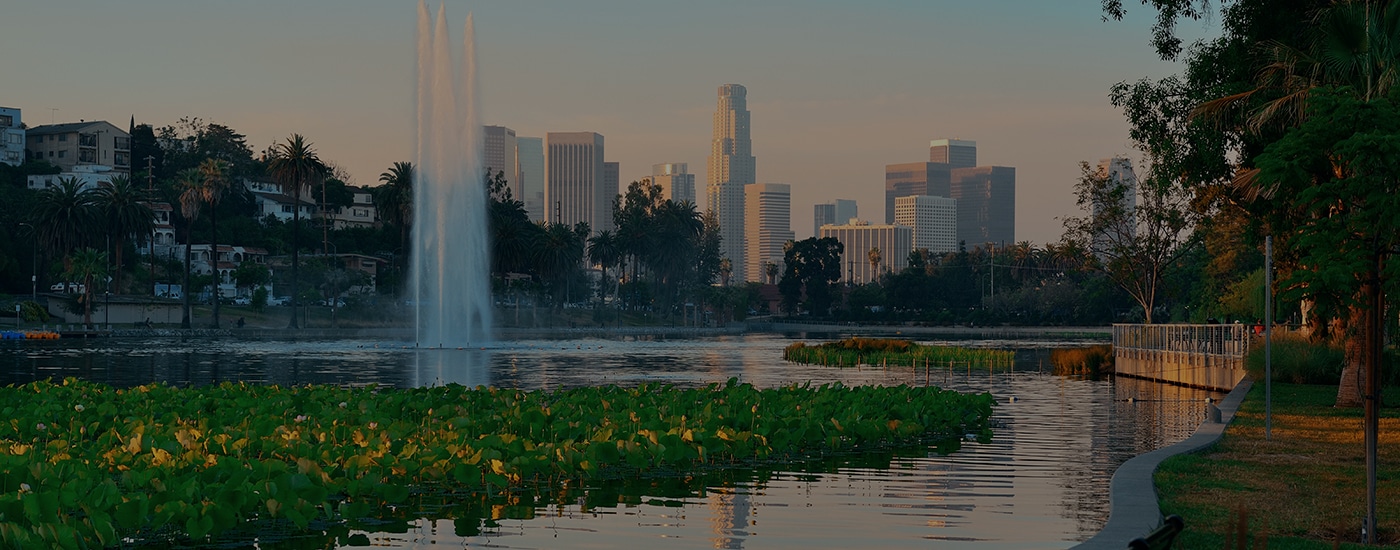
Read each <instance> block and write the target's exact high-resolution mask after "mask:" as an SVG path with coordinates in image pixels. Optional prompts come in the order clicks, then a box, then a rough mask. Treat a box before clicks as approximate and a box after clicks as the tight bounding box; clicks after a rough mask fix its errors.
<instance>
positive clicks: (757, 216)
mask: <svg viewBox="0 0 1400 550" xmlns="http://www.w3.org/2000/svg"><path fill="white" fill-rule="evenodd" d="M744 209H745V212H744V221H745V222H746V223H747V224H748V227H747V228H746V229H745V230H744V234H745V235H747V236H748V241H747V244H748V250H746V251H745V257H746V258H747V261H748V271H747V272H745V280H748V281H756V282H768V278H767V276H766V275H765V274H764V272H763V271H764V266H765V265H766V264H769V263H772V264H774V265H777V266H778V272H779V273H782V270H783V252H784V250H783V247H784V245H786V244H787V243H788V241H791V240H793V237H794V235H793V233H792V186H790V185H788V184H786V183H755V184H752V185H745V186H744Z"/></svg>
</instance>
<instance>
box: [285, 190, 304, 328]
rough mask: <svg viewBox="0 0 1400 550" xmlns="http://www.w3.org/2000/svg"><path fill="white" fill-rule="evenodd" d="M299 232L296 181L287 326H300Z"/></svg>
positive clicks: (299, 210)
mask: <svg viewBox="0 0 1400 550" xmlns="http://www.w3.org/2000/svg"><path fill="white" fill-rule="evenodd" d="M300 233H301V185H300V182H297V185H296V187H295V188H294V189H293V191H292V308H291V309H292V320H291V321H290V322H288V323H287V328H301V327H299V326H297V282H298V280H299V278H298V276H297V262H298V260H299V258H297V247H298V243H299V242H300V240H299V239H298V238H297V237H298V236H299V234H300Z"/></svg>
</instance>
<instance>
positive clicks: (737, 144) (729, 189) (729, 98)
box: [705, 84, 756, 277]
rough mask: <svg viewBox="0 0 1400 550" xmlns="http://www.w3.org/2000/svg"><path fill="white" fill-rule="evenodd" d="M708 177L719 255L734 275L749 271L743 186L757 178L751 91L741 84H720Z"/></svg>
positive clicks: (708, 206)
mask: <svg viewBox="0 0 1400 550" xmlns="http://www.w3.org/2000/svg"><path fill="white" fill-rule="evenodd" d="M707 165H708V166H707V171H706V176H705V202H706V205H705V208H706V209H707V210H708V211H711V212H714V213H715V214H716V217H717V218H718V219H719V232H720V237H721V239H722V241H721V244H720V256H721V257H722V258H728V259H729V262H730V267H731V268H732V269H733V271H734V274H735V275H736V276H738V277H743V276H744V275H745V274H746V273H748V271H747V269H748V267H747V264H746V263H745V259H744V254H745V253H746V245H745V241H744V239H745V235H744V228H745V227H746V224H745V223H744V208H745V207H744V186H745V185H749V184H752V183H754V181H755V178H756V176H755V161H754V156H753V140H752V139H751V138H750V125H749V108H748V90H747V89H745V88H744V87H743V86H741V85H739V84H725V85H723V86H720V87H719V99H718V102H717V105H716V106H715V114H714V131H713V134H712V139H711V140H710V156H709V157H708V159H707Z"/></svg>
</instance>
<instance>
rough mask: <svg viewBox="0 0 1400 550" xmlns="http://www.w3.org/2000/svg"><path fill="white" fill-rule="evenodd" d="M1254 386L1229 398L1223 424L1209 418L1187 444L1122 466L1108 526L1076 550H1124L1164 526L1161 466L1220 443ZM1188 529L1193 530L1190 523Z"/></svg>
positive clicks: (1223, 409)
mask: <svg viewBox="0 0 1400 550" xmlns="http://www.w3.org/2000/svg"><path fill="white" fill-rule="evenodd" d="M1250 386H1251V382H1250V380H1249V379H1248V378H1245V379H1244V380H1242V381H1240V383H1239V385H1237V386H1235V389H1234V390H1232V391H1231V392H1230V394H1229V395H1227V396H1225V399H1224V400H1223V401H1221V402H1220V405H1219V406H1220V422H1212V421H1211V419H1209V418H1207V419H1206V421H1205V422H1203V423H1201V426H1200V427H1199V428H1196V432H1195V433H1193V434H1191V437H1188V438H1186V440H1185V441H1182V442H1180V443H1177V444H1175V445H1170V446H1167V447H1163V448H1161V449H1157V450H1155V451H1152V452H1150V453H1146V454H1141V455H1138V456H1135V457H1133V458H1132V459H1130V460H1128V461H1127V462H1124V463H1123V465H1122V466H1119V467H1118V471H1117V472H1114V473H1113V481H1112V483H1111V485H1110V488H1109V497H1108V509H1109V511H1108V523H1106V524H1104V526H1103V530H1102V531H1099V533H1098V534H1097V535H1094V536H1093V538H1090V539H1089V540H1087V541H1084V542H1083V543H1081V544H1079V545H1077V546H1074V547H1073V548H1074V550H1099V549H1103V550H1109V549H1112V550H1122V549H1124V548H1127V547H1128V542H1129V541H1132V540H1133V539H1135V538H1138V537H1141V536H1144V535H1146V534H1147V533H1149V532H1151V531H1152V530H1153V529H1156V528H1157V527H1158V526H1159V525H1161V524H1162V510H1161V509H1160V508H1158V507H1157V487H1156V486H1155V485H1154V484H1153V483H1152V474H1153V473H1154V472H1156V471H1157V466H1158V465H1159V464H1161V463H1162V461H1163V460H1166V459H1167V458H1169V457H1172V456H1176V455H1179V454H1183V453H1190V452H1195V451H1199V450H1201V449H1204V448H1206V447H1208V446H1210V445H1212V444H1214V443H1215V442H1216V441H1219V440H1220V437H1221V436H1223V435H1225V427H1226V426H1228V425H1229V424H1230V421H1231V420H1232V419H1234V417H1235V411H1237V410H1239V408H1240V402H1241V401H1244V396H1245V394H1248V393H1249V388H1250ZM1186 526H1187V528H1190V527H1191V524H1190V521H1189V520H1188V521H1187V524H1186Z"/></svg>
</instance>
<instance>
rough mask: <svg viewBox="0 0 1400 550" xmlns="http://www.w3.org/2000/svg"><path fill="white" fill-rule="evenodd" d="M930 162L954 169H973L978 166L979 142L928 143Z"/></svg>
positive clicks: (944, 140) (943, 140) (938, 140)
mask: <svg viewBox="0 0 1400 550" xmlns="http://www.w3.org/2000/svg"><path fill="white" fill-rule="evenodd" d="M928 161H929V162H941V163H944V164H947V165H949V166H951V167H953V168H972V167H974V166H977V142H975V141H967V140H961V139H935V140H933V141H930V142H929V143H928ZM939 196H943V195H939Z"/></svg>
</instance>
